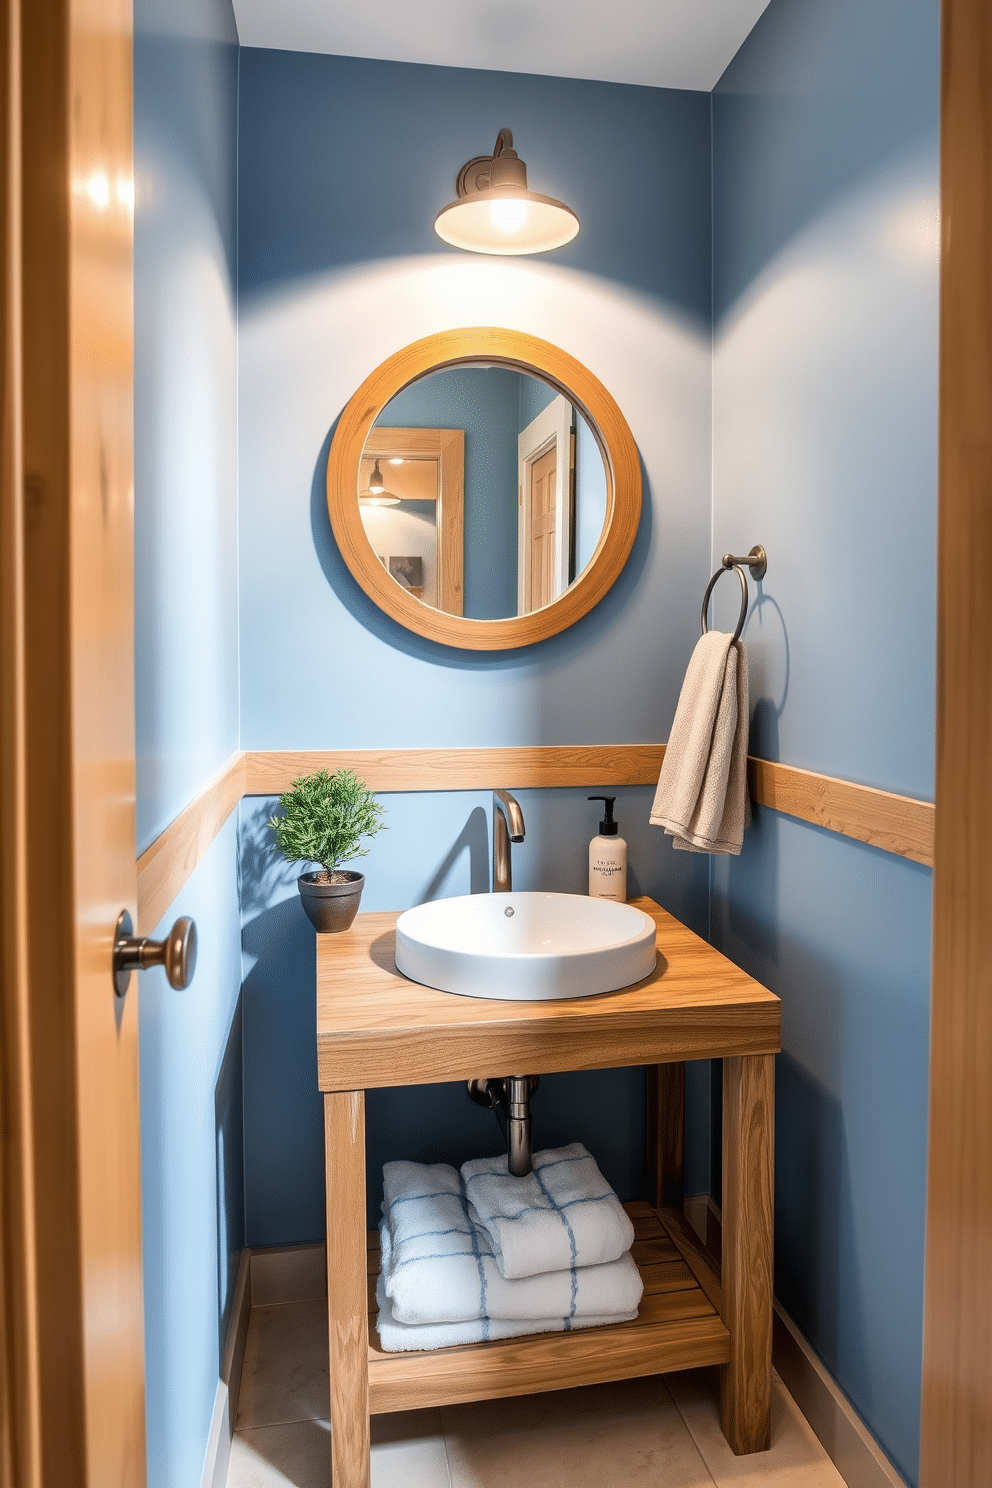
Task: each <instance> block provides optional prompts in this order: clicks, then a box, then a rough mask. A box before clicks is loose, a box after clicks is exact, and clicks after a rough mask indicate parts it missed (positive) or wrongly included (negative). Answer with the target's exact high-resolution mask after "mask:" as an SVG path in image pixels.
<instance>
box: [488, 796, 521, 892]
mask: <svg viewBox="0 0 992 1488" xmlns="http://www.w3.org/2000/svg"><path fill="white" fill-rule="evenodd" d="M523 840H524V814H523V812H522V811H521V809H520V802H519V801H518V800H517V799H516V798H515V797H514V796H511V795H510V792H509V791H505V790H494V791H493V893H494V894H508V893H509V892H510V890H511V889H512V888H513V869H512V867H511V864H510V843H511V842H523Z"/></svg>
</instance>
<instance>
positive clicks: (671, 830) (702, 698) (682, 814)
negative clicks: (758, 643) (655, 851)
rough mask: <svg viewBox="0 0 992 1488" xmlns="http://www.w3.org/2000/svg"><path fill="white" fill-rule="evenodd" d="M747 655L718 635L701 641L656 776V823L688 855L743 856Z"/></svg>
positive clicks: (747, 804)
mask: <svg viewBox="0 0 992 1488" xmlns="http://www.w3.org/2000/svg"><path fill="white" fill-rule="evenodd" d="M747 730H748V696H747V652H746V651H745V649H744V646H743V644H742V642H740V641H737V642H736V643H735V642H734V639H733V637H732V636H729V635H726V634H724V633H723V632H721V631H718V630H710V631H707V633H706V635H704V636H702V637H701V638H700V640H699V641H698V642H697V644H696V649H695V650H694V651H693V653H692V656H691V658H690V661H689V667H688V670H687V672H686V674H685V681H684V682H683V684H682V692H681V695H680V696H679V702H678V707H677V708H676V710H675V721H674V723H673V724H672V731H671V734H670V736H669V740H668V747H667V749H666V750H665V758H664V760H663V761H662V765H661V775H660V776H659V778H658V789H657V791H656V793H655V798H654V805H653V806H652V808H651V822H652V825H654V826H656V827H664V829H665V831H666V833H667V834H668V836H670V837H674V838H675V846H676V847H679V848H683V849H686V850H688V851H689V852H710V853H739V852H740V850H741V843H742V842H743V840H744V828H745V827H746V826H747V825H748V824H749V822H750V820H751V803H750V801H749V800H748V794H747Z"/></svg>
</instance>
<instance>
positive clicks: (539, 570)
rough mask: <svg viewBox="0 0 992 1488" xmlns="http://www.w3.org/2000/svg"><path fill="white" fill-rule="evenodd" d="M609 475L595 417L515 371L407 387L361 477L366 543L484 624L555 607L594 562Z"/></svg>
mask: <svg viewBox="0 0 992 1488" xmlns="http://www.w3.org/2000/svg"><path fill="white" fill-rule="evenodd" d="M606 492H607V480H606V470H605V468H604V465H603V457H602V454H601V452H600V448H599V444H598V442H597V440H596V437H595V435H594V433H593V431H592V428H591V427H590V425H589V423H588V421H587V420H586V418H585V417H584V415H583V414H582V413H581V412H580V411H579V409H577V408H576V407H575V406H574V405H573V404H572V403H571V402H570V401H569V400H568V399H567V398H566V397H565V396H563V395H562V394H561V393H560V392H559V391H558V389H557V388H556V387H553V386H552V385H551V384H550V383H547V382H545V381H544V380H543V379H542V378H540V377H537V376H535V375H533V374H531V373H528V372H523V371H520V370H518V369H516V368H512V367H505V366H493V365H483V364H479V365H463V366H457V367H445V368H442V369H440V370H439V371H436V372H431V373H428V374H426V375H425V376H423V377H420V378H418V379H417V380H416V381H414V382H412V383H411V384H409V386H407V387H405V388H404V389H403V390H402V391H401V392H400V393H398V394H397V395H396V396H395V397H394V398H393V399H391V401H390V402H389V403H387V404H386V406H385V408H384V409H383V411H382V413H381V414H380V415H379V417H378V419H377V420H376V422H375V424H374V425H373V427H372V429H371V430H370V432H369V435H368V438H367V439H366V441H365V446H364V449H363V452H362V459H361V463H360V468H359V482H358V506H359V511H360V514H361V519H362V525H363V527H364V529H365V533H366V536H367V538H368V541H369V543H370V545H371V547H372V550H373V552H374V553H375V554H376V555H377V557H378V559H379V561H380V562H381V563H382V565H383V567H384V568H385V569H386V570H387V572H388V573H389V574H390V575H391V577H392V579H393V581H394V582H395V583H397V584H398V585H400V586H401V587H402V588H404V589H406V590H407V591H408V592H410V593H412V594H413V596H414V597H415V598H416V599H418V600H420V602H421V603H422V604H424V605H427V606H429V607H431V608H433V609H437V610H444V611H445V612H447V613H448V614H451V615H465V616H467V617H469V618H471V619H474V620H498V619H505V618H508V617H510V616H515V615H525V614H530V613H532V612H533V611H535V610H540V609H543V608H544V607H545V606H547V605H549V604H552V603H553V602H554V601H555V600H556V599H557V598H558V597H559V596H560V595H561V594H563V593H564V592H565V590H566V589H567V588H568V587H569V585H570V584H572V583H574V582H575V580H576V579H577V578H578V577H579V575H580V574H581V573H582V572H583V570H584V569H585V568H586V567H587V565H588V564H589V561H590V559H591V558H592V556H593V553H594V552H595V550H596V547H597V544H598V543H599V540H600V536H601V534H602V531H603V525H604V522H605V519H606V499H607V498H606Z"/></svg>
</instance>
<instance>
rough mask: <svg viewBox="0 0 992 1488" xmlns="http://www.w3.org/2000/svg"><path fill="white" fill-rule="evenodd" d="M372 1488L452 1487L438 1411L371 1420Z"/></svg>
mask: <svg viewBox="0 0 992 1488" xmlns="http://www.w3.org/2000/svg"><path fill="white" fill-rule="evenodd" d="M372 1488H450V1479H449V1477H448V1459H447V1456H446V1454H445V1450H444V1436H443V1434H442V1428H441V1412H440V1411H439V1410H422V1411H396V1412H395V1413H394V1414H392V1415H388V1416H373V1417H372Z"/></svg>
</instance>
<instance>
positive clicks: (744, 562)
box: [700, 543, 768, 641]
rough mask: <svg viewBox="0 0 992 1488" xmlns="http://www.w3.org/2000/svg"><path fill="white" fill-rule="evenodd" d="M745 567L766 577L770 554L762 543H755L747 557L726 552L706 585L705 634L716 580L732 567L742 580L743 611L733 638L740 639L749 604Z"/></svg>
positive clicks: (704, 596)
mask: <svg viewBox="0 0 992 1488" xmlns="http://www.w3.org/2000/svg"><path fill="white" fill-rule="evenodd" d="M745 568H749V569H750V570H751V575H752V577H753V578H755V579H763V578H764V577H765V574H766V573H767V571H768V555H767V554H766V552H765V550H764V548H763V547H762V546H761V544H760V543H756V544H755V546H754V547H753V548H752V549H751V551H750V553H748V555H747V557H746V558H735V557H734V555H733V553H724V555H723V557H722V559H721V560H720V567H719V568H718V569H717V571H716V573H715V574H714V575H713V577H712V578H711V579H710V581H709V583H708V584H707V585H706V593H705V594H704V595H703V609H702V615H701V617H700V618H701V621H702V627H703V635H705V634H706V632H707V630H708V628H709V627H708V626H707V624H706V611H707V610H708V609H709V605H710V595H711V594H712V593H713V590H714V589H715V588H716V581H717V579H718V578H719V577H720V575H721V574H723V573H727V572H729V570H730V569H734V570H735V572H736V574H737V577H738V578H739V579H740V581H741V613H740V617H739V619H738V621H737V629H736V630H735V631H734V635H733V639H734V641H739V640H740V638H741V632H742V631H743V629H744V621H745V620H746V619H747V606H748V590H747V579H746V577H745V575H744V569H745Z"/></svg>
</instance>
